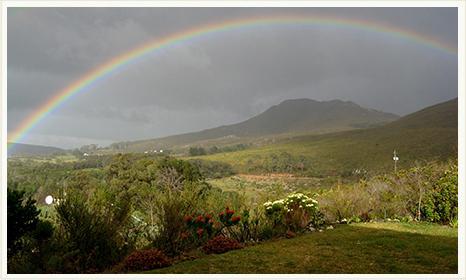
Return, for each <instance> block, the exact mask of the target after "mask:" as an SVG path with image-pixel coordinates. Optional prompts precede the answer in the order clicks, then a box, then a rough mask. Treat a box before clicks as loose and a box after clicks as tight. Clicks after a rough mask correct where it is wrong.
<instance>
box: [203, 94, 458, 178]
mask: <svg viewBox="0 0 466 280" xmlns="http://www.w3.org/2000/svg"><path fill="white" fill-rule="evenodd" d="M457 108H458V100H457V99H454V100H450V101H447V102H444V103H441V104H437V105H434V106H431V107H428V108H425V109H423V110H421V111H418V112H415V113H413V114H410V115H407V116H405V117H403V118H401V119H399V120H397V121H394V122H392V123H389V124H386V125H384V126H380V127H376V128H370V129H363V130H362V129H361V130H352V131H346V132H338V133H332V134H325V135H309V136H301V137H295V138H292V139H290V140H286V141H281V142H280V143H277V144H273V145H267V146H263V147H258V148H254V149H247V150H243V151H237V152H231V153H219V154H213V155H208V156H203V157H200V158H203V159H208V160H215V161H223V162H226V163H229V164H231V165H233V166H234V167H235V168H236V169H237V171H238V172H245V173H263V172H264V171H265V172H286V168H285V170H283V168H282V169H280V167H281V166H280V165H283V164H284V165H286V164H287V163H286V162H285V163H283V162H281V163H280V160H282V161H283V158H288V159H289V160H288V161H289V162H290V163H291V164H293V162H295V163H296V162H297V163H298V164H299V163H302V164H305V165H306V168H305V169H306V173H308V175H317V174H319V175H332V174H348V173H350V172H352V171H354V170H355V169H365V170H368V171H374V170H378V171H383V170H389V169H391V168H393V160H392V155H393V150H396V151H397V153H398V155H399V158H400V160H399V162H398V165H399V166H400V167H401V168H403V167H408V166H412V165H413V164H414V162H415V161H422V160H426V161H430V160H435V159H438V160H445V159H447V158H449V157H452V156H455V155H456V150H457V148H456V147H457V145H458V129H457V125H458V110H457ZM277 166H278V167H277ZM274 167H276V170H274ZM290 169H292V170H293V168H290ZM294 170H295V171H296V170H297V169H296V168H295V169H294Z"/></svg>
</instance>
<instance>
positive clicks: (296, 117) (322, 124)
mask: <svg viewBox="0 0 466 280" xmlns="http://www.w3.org/2000/svg"><path fill="white" fill-rule="evenodd" d="M396 119H398V116H397V115H394V114H390V113H384V112H380V111H376V110H372V109H366V108H363V107H361V106H359V105H357V104H355V103H353V102H349V101H348V102H344V101H341V100H332V101H315V100H311V99H293V100H285V101H283V102H282V103H280V104H278V105H276V106H272V107H271V108H269V109H267V110H266V111H265V112H263V113H261V114H259V115H257V116H255V117H252V118H250V119H248V120H245V121H243V122H240V123H237V124H232V125H224V126H220V127H216V128H211V129H206V130H202V131H199V132H193V133H186V134H180V135H174V136H169V137H164V138H158V139H151V140H142V141H134V142H126V143H116V144H113V145H112V147H113V148H116V149H119V148H123V149H128V150H134V151H138V150H139V151H141V150H144V149H151V148H152V147H156V148H157V147H163V148H169V147H173V146H176V145H186V144H194V143H197V142H200V141H206V140H212V139H216V140H218V141H220V142H221V141H222V139H237V138H256V137H262V136H267V135H277V134H286V133H303V132H306V133H328V132H335V131H344V130H352V129H359V128H367V127H372V126H377V125H381V124H384V123H387V122H390V121H393V120H396ZM227 142H228V141H227Z"/></svg>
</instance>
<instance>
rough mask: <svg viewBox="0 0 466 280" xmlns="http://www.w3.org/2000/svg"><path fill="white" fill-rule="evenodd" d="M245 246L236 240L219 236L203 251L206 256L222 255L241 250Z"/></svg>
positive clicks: (210, 241) (203, 248) (204, 247)
mask: <svg viewBox="0 0 466 280" xmlns="http://www.w3.org/2000/svg"><path fill="white" fill-rule="evenodd" d="M241 248H243V246H242V245H241V244H240V243H239V242H238V241H236V240H235V239H232V238H229V237H225V236H222V235H218V236H216V237H214V238H213V239H211V240H209V241H208V242H207V244H206V245H204V246H203V247H202V250H203V251H204V252H205V253H206V254H222V253H225V252H228V251H231V250H235V249H241Z"/></svg>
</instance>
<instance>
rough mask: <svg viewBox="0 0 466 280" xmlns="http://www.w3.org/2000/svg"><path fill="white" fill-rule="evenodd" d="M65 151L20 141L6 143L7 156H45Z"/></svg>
mask: <svg viewBox="0 0 466 280" xmlns="http://www.w3.org/2000/svg"><path fill="white" fill-rule="evenodd" d="M65 152H66V151H65V150H63V149H60V148H56V147H49V146H40V145H30V144H21V143H15V144H12V143H8V157H16V156H46V155H53V154H62V153H65Z"/></svg>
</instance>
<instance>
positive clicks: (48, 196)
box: [45, 195, 53, 205]
mask: <svg viewBox="0 0 466 280" xmlns="http://www.w3.org/2000/svg"><path fill="white" fill-rule="evenodd" d="M45 203H46V204H47V205H50V204H52V203H53V196H51V195H47V196H46V197H45Z"/></svg>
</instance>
